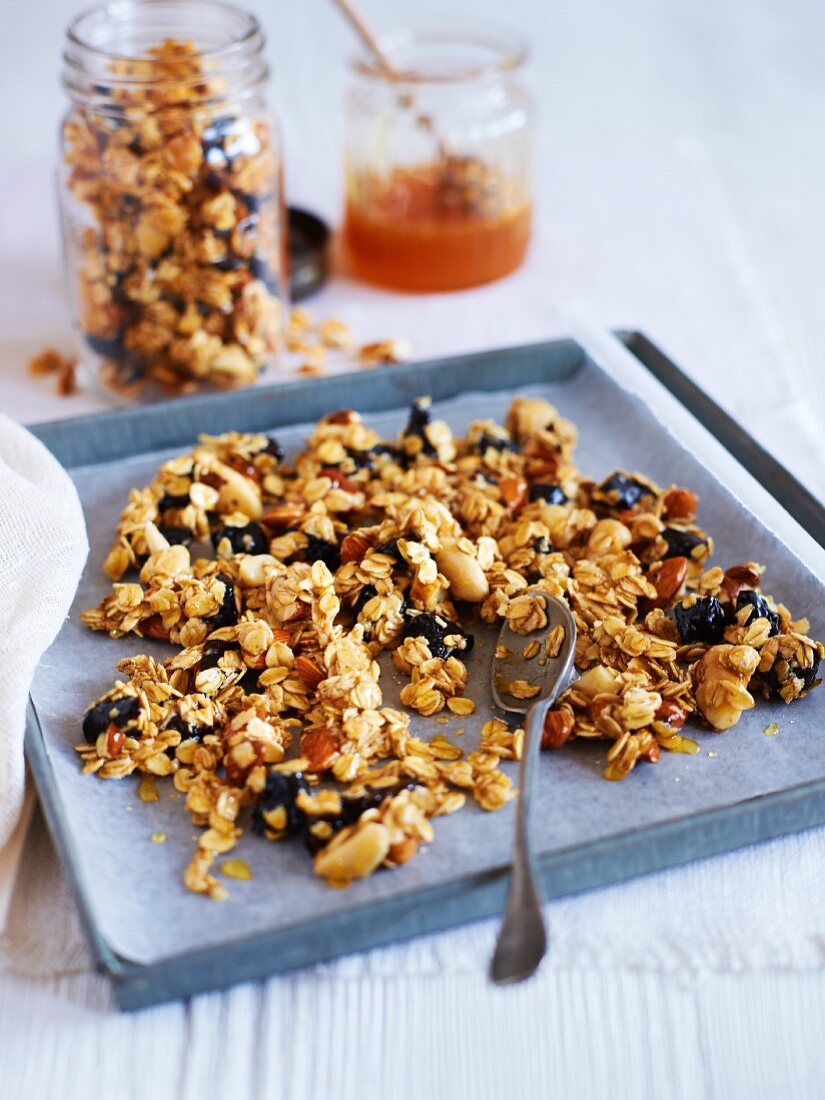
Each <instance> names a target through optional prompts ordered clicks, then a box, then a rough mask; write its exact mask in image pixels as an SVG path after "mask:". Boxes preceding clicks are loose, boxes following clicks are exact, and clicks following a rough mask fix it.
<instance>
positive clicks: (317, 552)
mask: <svg viewBox="0 0 825 1100" xmlns="http://www.w3.org/2000/svg"><path fill="white" fill-rule="evenodd" d="M306 556H307V558H308V560H309V561H322V562H323V563H324V565H325V566H326V567H327V569H329V570H330V572H331V573H334V572H335V570H336V569H337V568H338V566H339V565H340V564H341V548H340V546H338V544H337V543H336V542H328V541H327V540H326V539H319V538H318V536H317V535H307V548H306Z"/></svg>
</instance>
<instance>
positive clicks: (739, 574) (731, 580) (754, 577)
mask: <svg viewBox="0 0 825 1100" xmlns="http://www.w3.org/2000/svg"><path fill="white" fill-rule="evenodd" d="M761 579H762V572H761V570H760V569H759V567H758V566H757V565H756V563H755V562H752V561H749V562H745V564H744V565H732V566H731V567H730V568H729V569H726V570H725V576H724V578H723V580H722V591H723V592H724V593H725V595H726V596H727V597H728V599H729V600H730V602H731V603H733V604H735V603H736V600H737V597H738V596H739V593H740V592H741V591H742V589H743V588H756V587H757V585H758V584H759V582H760V580H761Z"/></svg>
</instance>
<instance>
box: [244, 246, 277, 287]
mask: <svg viewBox="0 0 825 1100" xmlns="http://www.w3.org/2000/svg"><path fill="white" fill-rule="evenodd" d="M247 266H248V267H249V274H250V275H251V276H252V278H253V279H260V280H261V282H262V283H263V284H264V286H265V287H266V289H267V290H268V291H269V293H270V294H277V293H278V283H277V280H276V279H275V277H274V275H273V274H272V272H271V271H270V269H269V264H268V263H267V262H266V260H265V259H263V257H262V256H258V255H257V254H256V255H254V256H250V257H249V261H248V264H247Z"/></svg>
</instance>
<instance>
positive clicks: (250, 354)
mask: <svg viewBox="0 0 825 1100" xmlns="http://www.w3.org/2000/svg"><path fill="white" fill-rule="evenodd" d="M111 71H112V82H111V86H107V87H106V88H105V89H103V92H105V96H106V106H105V109H104V108H101V109H85V108H82V107H80V106H75V107H74V108H73V109H72V110H71V112H70V113H69V115H68V116H67V118H66V121H65V123H64V125H63V150H64V154H63V155H64V161H65V164H66V170H67V186H68V188H69V191H70V192H71V194H72V195H73V196H74V198H75V199H76V200H77V203H78V204H80V205H81V206H82V207H85V208H86V210H87V211H88V215H87V216H86V217H84V218H81V217H78V218H77V219H69V224H68V225H67V229H68V230H69V231H70V232H71V233H72V238H73V239H72V251H73V253H74V255H75V257H76V260H77V262H76V268H77V270H76V271H75V273H74V277H75V279H76V288H75V294H76V300H77V303H78V312H79V317H80V324H81V327H82V330H83V335H84V338H85V340H86V342H87V344H88V345H89V347H90V348H91V349H92V350H93V351H94V352H95V353H97V354H98V355H100V356H101V357H102V361H103V365H102V368H101V373H102V378H103V381H104V382H106V383H107V384H109V385H111V386H112V387H115V388H117V389H120V390H126V391H130V390H131V389H133V388H140V387H142V386H144V385H146V384H147V383H154V384H156V385H158V386H160V387H161V388H162V389H163V390H165V391H168V392H189V391H190V390H192V389H194V388H196V387H197V386H198V385H201V384H204V383H208V384H212V385H216V386H220V387H232V386H237V385H242V384H245V383H248V382H250V381H252V380H254V379H255V378H256V377H257V375H258V372H259V370H260V368H261V366H262V365H263V363H264V362H265V361H266V360H267V359H268V358H269V357H270V356H271V354H272V353H273V352H274V351H275V350H276V349H277V347H278V342H279V335H280V327H281V316H280V309H281V306H280V301H279V297H278V295H279V290H280V288H279V287H278V285H277V282H276V279H277V273H278V271H279V267H280V264H279V249H280V248H281V247H282V242H281V238H282V235H283V232H284V227H283V226H282V225H281V224H280V220H281V217H282V212H281V208H280V198H279V176H280V172H281V168H280V163H279V158H278V155H277V152H276V149H275V145H274V135H273V133H272V130H271V126H270V123H269V121H268V120H267V118H266V117H265V116H264V115H259V114H257V113H255V111H254V110H247V111H246V112H244V111H242V110H239V108H238V105H237V103H235V102H234V101H233V98H232V92H231V89H230V88H229V87H228V86H227V83H226V81H225V79H224V78H222V77H217V76H215V75H210V74H209V73H208V71H207V70H206V68H205V67H204V65H203V59H202V56H201V55H200V54H199V53H198V50H197V48H196V46H195V45H194V43H192V42H187V41H177V40H174V39H167V40H166V41H164V42H162V43H161V44H159V45H157V46H155V47H152V48H151V49H149V51H148V57H147V58H146V59H136V60H128V59H123V60H118V61H113V62H112V64H111Z"/></svg>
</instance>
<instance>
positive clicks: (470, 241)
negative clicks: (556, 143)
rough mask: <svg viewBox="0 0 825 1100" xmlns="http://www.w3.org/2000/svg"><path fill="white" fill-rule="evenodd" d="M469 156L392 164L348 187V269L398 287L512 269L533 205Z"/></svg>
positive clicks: (448, 286) (444, 283)
mask: <svg viewBox="0 0 825 1100" xmlns="http://www.w3.org/2000/svg"><path fill="white" fill-rule="evenodd" d="M497 177H498V174H497V173H494V172H491V171H490V170H488V169H487V168H486V167H485V166H484V165H483V164H482V163H480V162H479V161H477V160H475V158H457V157H447V158H445V159H444V160H440V161H436V162H435V163H433V164H424V165H418V166H414V167H410V168H395V169H394V170H393V171H392V173H391V174H390V176H389V178H388V179H387V180H386V182H381V181H380V180H378V179H375V178H373V179H370V180H368V181H367V184H366V186H365V188H364V194H362V195H361V196H360V197H359V196H358V194H357V191H356V188H355V187H351V193H350V196H349V197H348V201H347V205H346V212H345V218H344V244H345V248H346V252H347V258H348V262H349V265H350V268H351V270H352V272H353V273H354V274H355V275H356V276H358V277H359V278H362V279H365V280H367V281H368V282H372V283H378V284H380V285H381V286H386V287H391V288H394V289H398V290H410V291H444V290H461V289H464V288H465V287H471V286H478V285H479V284H481V283H489V282H492V281H493V280H494V279H499V278H501V277H502V276H504V275H509V274H510V272H511V271H515V269H516V268H517V267H519V265H520V264H521V263H522V261H523V260H524V256H525V253H526V251H527V245H528V241H529V239H530V220H531V208H530V204H529V202H528V201H526V199H524V198H521V197H519V195H518V194H512V190H513V189H512V188H508V187H507V185H506V182H505V181H502V180H500V179H499V178H497Z"/></svg>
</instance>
